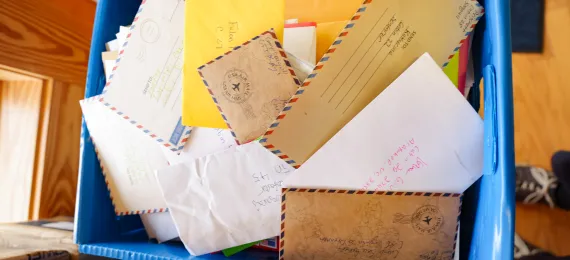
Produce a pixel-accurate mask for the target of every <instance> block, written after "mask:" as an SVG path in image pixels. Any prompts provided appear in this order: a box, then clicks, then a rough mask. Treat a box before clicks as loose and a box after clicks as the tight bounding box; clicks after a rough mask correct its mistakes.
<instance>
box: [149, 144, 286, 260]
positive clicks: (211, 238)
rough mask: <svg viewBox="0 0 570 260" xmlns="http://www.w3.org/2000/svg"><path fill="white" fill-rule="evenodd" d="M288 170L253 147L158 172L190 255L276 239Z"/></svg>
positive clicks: (224, 152)
mask: <svg viewBox="0 0 570 260" xmlns="http://www.w3.org/2000/svg"><path fill="white" fill-rule="evenodd" d="M292 171H293V168H292V167H291V166H290V165H289V164H287V163H286V162H284V161H283V160H281V159H279V158H278V157H277V156H275V155H274V154H272V153H271V152H269V151H267V149H265V148H264V147H262V146H261V145H260V144H259V143H258V142H251V143H248V144H245V145H240V146H235V147H232V148H230V149H228V150H225V151H223V152H220V153H216V154H212V155H208V156H206V157H202V158H199V159H196V160H193V161H190V162H185V163H182V164H178V165H174V166H170V167H166V168H164V169H162V170H158V172H157V178H158V181H159V183H160V187H161V189H162V192H163V194H164V199H165V200H166V204H167V205H168V207H169V209H170V214H172V218H173V219H174V223H176V226H177V228H178V231H179V233H180V239H181V240H182V242H183V243H184V246H185V247H186V249H187V250H188V251H189V252H190V253H191V254H192V255H202V254H206V253H210V252H214V251H219V250H222V249H226V248H230V247H234V246H239V245H243V244H247V243H250V242H254V241H259V240H263V239H266V238H268V237H273V236H276V235H278V234H279V230H280V226H279V225H280V217H279V215H280V214H281V183H282V181H283V179H284V178H285V177H286V176H287V175H288V174H289V173H290V172H292Z"/></svg>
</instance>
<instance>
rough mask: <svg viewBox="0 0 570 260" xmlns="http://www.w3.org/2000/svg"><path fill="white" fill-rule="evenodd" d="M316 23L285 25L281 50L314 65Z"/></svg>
mask: <svg viewBox="0 0 570 260" xmlns="http://www.w3.org/2000/svg"><path fill="white" fill-rule="evenodd" d="M316 27H317V23H314V22H307V23H291V24H286V25H285V30H284V32H283V49H285V51H287V52H290V53H292V54H293V55H295V56H296V57H297V58H299V59H302V60H304V61H307V62H309V63H311V64H315V63H316V60H315V59H316V56H317V55H316V49H317V34H316V29H317V28H316Z"/></svg>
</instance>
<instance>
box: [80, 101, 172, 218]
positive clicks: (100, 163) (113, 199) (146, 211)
mask: <svg viewBox="0 0 570 260" xmlns="http://www.w3.org/2000/svg"><path fill="white" fill-rule="evenodd" d="M100 96H101V95H99V96H93V97H90V98H86V99H84V100H80V101H79V102H82V103H90V102H97V100H98V99H99V98H100ZM85 121H87V120H85ZM81 139H82V140H83V138H81ZM89 140H91V142H92V143H93V147H94V148H95V154H96V155H97V160H99V167H101V172H102V173H103V178H104V179H105V185H106V186H107V190H108V191H109V198H110V199H111V204H113V208H114V209H115V215H117V216H126V215H135V214H147V213H157V212H167V211H168V208H157V209H140V210H131V211H119V210H117V204H116V203H115V197H114V196H113V194H114V192H113V191H112V190H111V186H109V175H108V173H107V168H105V166H104V165H103V160H101V156H100V155H99V150H98V149H97V144H96V143H95V141H94V140H93V138H91V137H89Z"/></svg>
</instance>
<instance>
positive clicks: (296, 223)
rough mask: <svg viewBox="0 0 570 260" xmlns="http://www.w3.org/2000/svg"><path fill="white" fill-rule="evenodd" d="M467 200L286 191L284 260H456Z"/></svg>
mask: <svg viewBox="0 0 570 260" xmlns="http://www.w3.org/2000/svg"><path fill="white" fill-rule="evenodd" d="M460 208H461V195H460V194H453V193H429V192H428V193H423V192H391V191H390V192H385V191H376V192H375V191H356V190H325V189H297V188H287V189H283V195H282V205H281V209H282V213H281V241H280V247H279V256H280V259H286V260H289V259H330V260H332V259H343V260H344V259H438V260H440V259H442V260H443V259H445V260H447V259H453V256H454V252H455V250H454V249H455V243H456V241H457V230H458V219H459V214H460Z"/></svg>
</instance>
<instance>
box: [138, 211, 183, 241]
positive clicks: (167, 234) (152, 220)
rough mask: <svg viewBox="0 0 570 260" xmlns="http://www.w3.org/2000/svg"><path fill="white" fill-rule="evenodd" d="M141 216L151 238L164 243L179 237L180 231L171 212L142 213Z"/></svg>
mask: <svg viewBox="0 0 570 260" xmlns="http://www.w3.org/2000/svg"><path fill="white" fill-rule="evenodd" d="M140 216H141V221H142V223H143V226H144V229H145V230H146V233H147V234H148V237H149V238H154V239H156V240H157V241H158V242H159V243H162V242H166V241H169V240H172V239H175V238H177V237H178V231H177V230H176V226H175V225H174V221H172V217H171V216H170V213H169V212H159V213H152V214H141V215H140Z"/></svg>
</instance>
